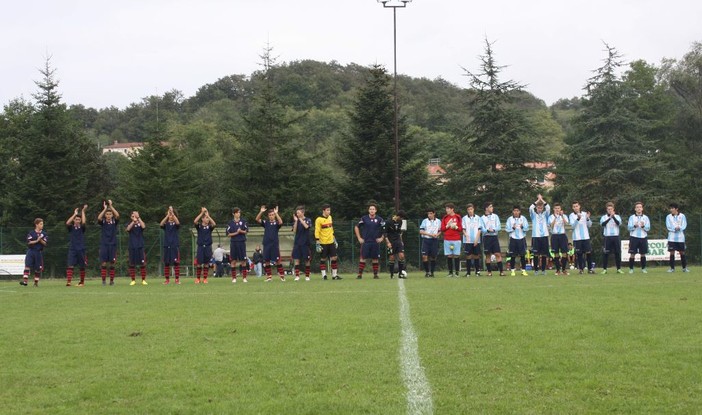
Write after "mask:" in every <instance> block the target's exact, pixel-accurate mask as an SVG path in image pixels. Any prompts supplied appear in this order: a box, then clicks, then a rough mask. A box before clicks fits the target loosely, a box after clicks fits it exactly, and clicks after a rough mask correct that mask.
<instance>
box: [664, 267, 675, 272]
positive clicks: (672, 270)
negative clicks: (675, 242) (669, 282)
mask: <svg viewBox="0 0 702 415" xmlns="http://www.w3.org/2000/svg"><path fill="white" fill-rule="evenodd" d="M666 272H675V268H670V269H669V270H668V271H666Z"/></svg>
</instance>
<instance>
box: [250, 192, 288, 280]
mask: <svg viewBox="0 0 702 415" xmlns="http://www.w3.org/2000/svg"><path fill="white" fill-rule="evenodd" d="M264 212H266V219H265V220H264V219H262V216H263V213H264ZM256 222H258V223H260V224H261V226H263V261H264V264H263V270H264V272H265V273H266V282H270V281H272V277H271V263H273V262H275V265H276V267H277V270H278V276H279V277H280V280H281V281H283V282H285V271H283V263H282V262H281V260H280V242H279V239H278V231H280V228H281V227H282V226H283V219H282V218H281V217H280V215H279V214H278V206H276V207H275V208H273V209H268V208H266V206H261V210H260V211H259V212H258V215H256Z"/></svg>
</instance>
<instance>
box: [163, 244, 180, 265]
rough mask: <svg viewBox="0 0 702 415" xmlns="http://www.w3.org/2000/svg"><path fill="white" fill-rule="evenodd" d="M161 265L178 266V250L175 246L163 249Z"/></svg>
mask: <svg viewBox="0 0 702 415" xmlns="http://www.w3.org/2000/svg"><path fill="white" fill-rule="evenodd" d="M163 263H164V264H165V265H171V264H180V249H179V247H177V246H164V247H163Z"/></svg>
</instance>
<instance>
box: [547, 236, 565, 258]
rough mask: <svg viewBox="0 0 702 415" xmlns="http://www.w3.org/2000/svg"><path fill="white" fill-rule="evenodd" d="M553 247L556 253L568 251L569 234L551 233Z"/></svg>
mask: <svg viewBox="0 0 702 415" xmlns="http://www.w3.org/2000/svg"><path fill="white" fill-rule="evenodd" d="M551 248H552V249H553V253H554V254H561V255H563V254H567V253H568V235H566V234H564V233H554V234H552V235H551Z"/></svg>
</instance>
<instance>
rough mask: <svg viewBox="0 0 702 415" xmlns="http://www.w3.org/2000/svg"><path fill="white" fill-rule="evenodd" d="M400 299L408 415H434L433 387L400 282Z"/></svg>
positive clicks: (401, 282) (402, 352) (403, 283)
mask: <svg viewBox="0 0 702 415" xmlns="http://www.w3.org/2000/svg"><path fill="white" fill-rule="evenodd" d="M398 286H399V287H400V288H399V291H398V295H399V297H400V325H401V326H402V340H401V343H400V363H401V365H402V377H403V379H404V382H405V386H406V387H407V413H408V414H412V415H414V414H433V413H434V404H433V403H432V399H431V386H430V385H429V381H428V380H427V377H426V375H425V374H424V368H423V367H422V364H421V362H420V361H419V347H418V346H417V334H416V333H415V332H414V327H412V320H411V319H410V309H409V301H408V300H407V295H406V294H405V281H404V280H402V279H400V280H399V281H398Z"/></svg>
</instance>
